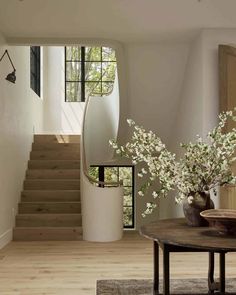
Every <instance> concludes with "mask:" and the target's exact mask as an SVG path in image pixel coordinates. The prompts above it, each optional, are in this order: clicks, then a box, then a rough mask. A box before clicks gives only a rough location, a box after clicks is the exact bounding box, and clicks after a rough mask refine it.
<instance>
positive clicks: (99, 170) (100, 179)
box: [90, 165, 135, 229]
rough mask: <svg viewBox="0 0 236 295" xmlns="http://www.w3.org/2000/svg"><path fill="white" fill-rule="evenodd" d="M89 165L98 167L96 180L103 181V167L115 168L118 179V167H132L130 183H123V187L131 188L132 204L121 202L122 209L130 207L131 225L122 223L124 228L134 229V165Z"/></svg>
mask: <svg viewBox="0 0 236 295" xmlns="http://www.w3.org/2000/svg"><path fill="white" fill-rule="evenodd" d="M90 167H95V168H96V167H97V168H98V180H99V181H104V180H105V168H117V170H118V172H117V178H118V181H120V180H121V179H120V178H119V169H120V168H126V167H127V168H131V169H132V185H131V186H126V185H123V187H131V188H132V206H124V203H123V210H124V208H132V224H131V225H124V228H126V229H135V198H134V196H135V167H134V165H91V166H90Z"/></svg>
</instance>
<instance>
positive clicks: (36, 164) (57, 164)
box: [28, 159, 80, 170]
mask: <svg viewBox="0 0 236 295" xmlns="http://www.w3.org/2000/svg"><path fill="white" fill-rule="evenodd" d="M28 168H29V169H55V170H56V169H79V168H80V160H48V159H47V160H29V161H28Z"/></svg>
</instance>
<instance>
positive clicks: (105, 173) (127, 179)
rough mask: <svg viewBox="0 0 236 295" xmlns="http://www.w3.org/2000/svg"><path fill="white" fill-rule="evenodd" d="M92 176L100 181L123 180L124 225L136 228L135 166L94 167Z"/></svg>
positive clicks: (91, 168) (91, 170) (91, 171)
mask: <svg viewBox="0 0 236 295" xmlns="http://www.w3.org/2000/svg"><path fill="white" fill-rule="evenodd" d="M90 175H91V176H92V177H93V178H95V179H97V180H100V181H105V182H106V181H108V182H118V181H121V180H123V186H124V199H123V224H124V227H125V228H134V167H133V166H94V167H90Z"/></svg>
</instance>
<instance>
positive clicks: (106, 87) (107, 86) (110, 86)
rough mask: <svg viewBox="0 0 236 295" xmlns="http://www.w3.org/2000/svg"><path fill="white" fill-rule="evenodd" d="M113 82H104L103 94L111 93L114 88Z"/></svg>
mask: <svg viewBox="0 0 236 295" xmlns="http://www.w3.org/2000/svg"><path fill="white" fill-rule="evenodd" d="M113 85H114V83H113V82H102V95H109V94H110V93H111V92H112V90H113Z"/></svg>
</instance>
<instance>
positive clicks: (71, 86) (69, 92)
mask: <svg viewBox="0 0 236 295" xmlns="http://www.w3.org/2000/svg"><path fill="white" fill-rule="evenodd" d="M66 101H68V102H74V101H81V83H80V82H67V83H66Z"/></svg>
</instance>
